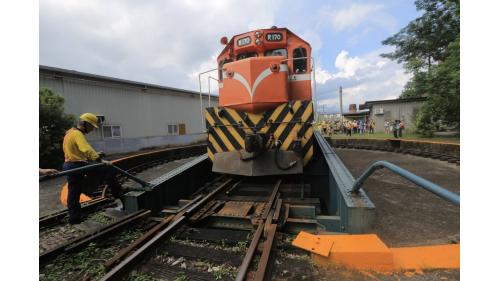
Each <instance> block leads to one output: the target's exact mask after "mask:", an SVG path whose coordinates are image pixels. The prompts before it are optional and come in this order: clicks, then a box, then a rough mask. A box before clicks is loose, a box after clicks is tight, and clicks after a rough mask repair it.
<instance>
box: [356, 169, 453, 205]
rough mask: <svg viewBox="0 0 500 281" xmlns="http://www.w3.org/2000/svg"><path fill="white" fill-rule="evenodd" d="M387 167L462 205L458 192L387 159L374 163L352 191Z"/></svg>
mask: <svg viewBox="0 0 500 281" xmlns="http://www.w3.org/2000/svg"><path fill="white" fill-rule="evenodd" d="M382 168H386V169H388V170H389V171H391V172H393V173H395V174H397V175H400V176H402V177H403V178H406V179H407V180H409V181H411V182H413V183H414V184H416V185H418V186H420V187H422V188H423V189H425V190H427V191H430V192H432V193H434V194H435V195H437V196H439V197H441V198H442V199H445V200H447V201H449V202H451V203H453V204H455V205H460V196H459V195H458V194H456V193H453V192H451V191H449V190H447V189H445V188H444V187H441V186H439V185H437V184H435V183H433V182H430V181H428V180H426V179H424V178H422V177H419V176H417V175H415V174H414V173H412V172H410V171H407V170H405V169H403V168H401V167H398V166H396V165H394V164H392V163H389V162H387V161H377V162H375V163H373V164H372V165H371V166H370V167H368V169H366V170H365V172H364V173H363V174H362V175H361V176H360V177H359V178H358V179H357V180H356V181H355V182H354V184H353V186H352V190H351V192H352V193H358V192H359V189H360V188H361V186H362V185H363V183H364V182H365V180H366V179H367V178H368V177H369V176H370V175H371V174H373V172H375V171H376V170H378V169H382Z"/></svg>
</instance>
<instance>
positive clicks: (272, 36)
mask: <svg viewBox="0 0 500 281" xmlns="http://www.w3.org/2000/svg"><path fill="white" fill-rule="evenodd" d="M282 39H283V34H281V33H268V34H266V40H267V41H281V40H282Z"/></svg>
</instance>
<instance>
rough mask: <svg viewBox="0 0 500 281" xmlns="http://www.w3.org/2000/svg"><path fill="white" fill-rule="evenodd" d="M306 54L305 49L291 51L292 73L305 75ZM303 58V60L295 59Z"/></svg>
mask: <svg viewBox="0 0 500 281" xmlns="http://www.w3.org/2000/svg"><path fill="white" fill-rule="evenodd" d="M305 57H307V52H306V49H305V48H296V49H294V50H293V58H294V60H293V72H294V73H306V71H307V59H306V58H305ZM297 58H304V59H297Z"/></svg>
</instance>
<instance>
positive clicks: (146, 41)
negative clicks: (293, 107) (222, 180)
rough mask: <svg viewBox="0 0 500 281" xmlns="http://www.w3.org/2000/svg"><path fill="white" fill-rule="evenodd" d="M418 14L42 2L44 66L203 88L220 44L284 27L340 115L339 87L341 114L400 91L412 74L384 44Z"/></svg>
mask: <svg viewBox="0 0 500 281" xmlns="http://www.w3.org/2000/svg"><path fill="white" fill-rule="evenodd" d="M420 14H421V12H418V11H416V8H415V5H414V3H413V1H408V0H405V1H403V0H386V1H369V0H363V1H343V0H333V1H314V0H312V1H305V0H304V1H298V0H289V1H283V0H277V1H269V0H253V1H236V0H220V1H215V0H213V1H208V0H204V1H202V0H197V1H195V0H185V1H174V0H163V1H133V0H129V1H126V0H119V1H115V0H106V1H97V0H86V1H81V0H42V1H40V2H39V63H40V64H42V65H47V66H53V67H60V68H66V69H71V70H76V71H81V72H88V73H92V74H98V75H105V76H111V77H116V78H121V79H128V80H134V81H138V82H145V83H152V84H158V85H163V86H169V87H175V88H182V89H188V90H194V91H198V89H199V86H198V73H200V72H202V71H205V70H209V69H212V68H215V67H216V66H217V64H216V57H217V56H218V54H219V53H220V52H221V51H222V49H223V46H222V45H221V44H220V38H221V37H223V36H227V37H228V38H231V37H232V36H234V35H236V34H239V33H243V32H247V31H251V30H254V29H259V28H269V27H271V26H273V25H275V26H278V27H287V28H289V29H290V30H291V31H293V32H294V33H295V34H297V35H299V36H300V37H301V38H303V39H304V40H306V41H308V42H309V43H310V44H311V46H312V49H313V51H312V52H313V53H312V56H313V57H314V59H315V62H316V97H317V102H318V111H319V112H326V113H337V112H339V95H338V88H339V86H342V87H343V107H344V110H347V108H348V105H349V104H351V103H356V104H362V103H364V102H366V101H369V100H379V99H393V98H397V97H398V96H399V95H400V94H401V91H402V89H403V87H404V85H405V84H406V82H407V81H408V79H409V78H410V77H411V76H410V74H408V73H405V70H404V69H403V67H402V65H400V64H397V63H396V62H393V61H391V60H388V59H385V58H382V57H380V54H381V53H387V52H390V51H391V50H393V47H391V46H384V45H382V43H381V41H382V40H384V39H385V38H387V37H389V36H391V35H393V34H395V33H396V32H398V31H399V30H400V29H401V28H403V27H404V26H406V25H407V24H408V22H410V21H411V20H413V19H415V18H416V17H418V16H419V15H420ZM214 76H215V75H214ZM212 83H213V84H212V86H211V90H212V91H214V88H216V85H214V84H215V83H214V82H213V81H212ZM202 90H203V91H208V83H207V81H204V83H203V86H202Z"/></svg>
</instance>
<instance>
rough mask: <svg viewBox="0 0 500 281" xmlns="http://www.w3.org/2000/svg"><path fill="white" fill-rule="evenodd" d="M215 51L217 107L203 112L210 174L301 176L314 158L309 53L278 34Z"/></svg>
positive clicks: (241, 38)
mask: <svg viewBox="0 0 500 281" xmlns="http://www.w3.org/2000/svg"><path fill="white" fill-rule="evenodd" d="M221 43H222V44H225V48H224V50H223V51H222V52H221V54H220V55H219V57H218V58H217V62H218V76H219V106H218V107H209V108H206V109H205V118H206V126H207V131H208V156H209V158H210V159H211V160H212V162H213V168H212V169H213V171H214V172H220V173H227V174H237V175H246V176H263V175H279V174H300V173H302V171H303V167H304V166H305V165H306V164H307V163H308V162H309V160H310V159H311V157H312V155H313V145H312V134H313V128H312V122H313V120H314V113H313V103H312V90H311V69H312V59H311V46H310V45H309V43H307V42H306V41H304V40H302V39H301V38H299V37H298V36H297V35H295V34H294V33H293V32H291V31H290V30H288V29H286V28H276V27H272V28H271V29H260V30H255V31H251V32H247V33H243V34H240V35H236V36H234V37H233V38H231V40H229V42H228V40H227V38H226V37H223V38H222V39H221Z"/></svg>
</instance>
